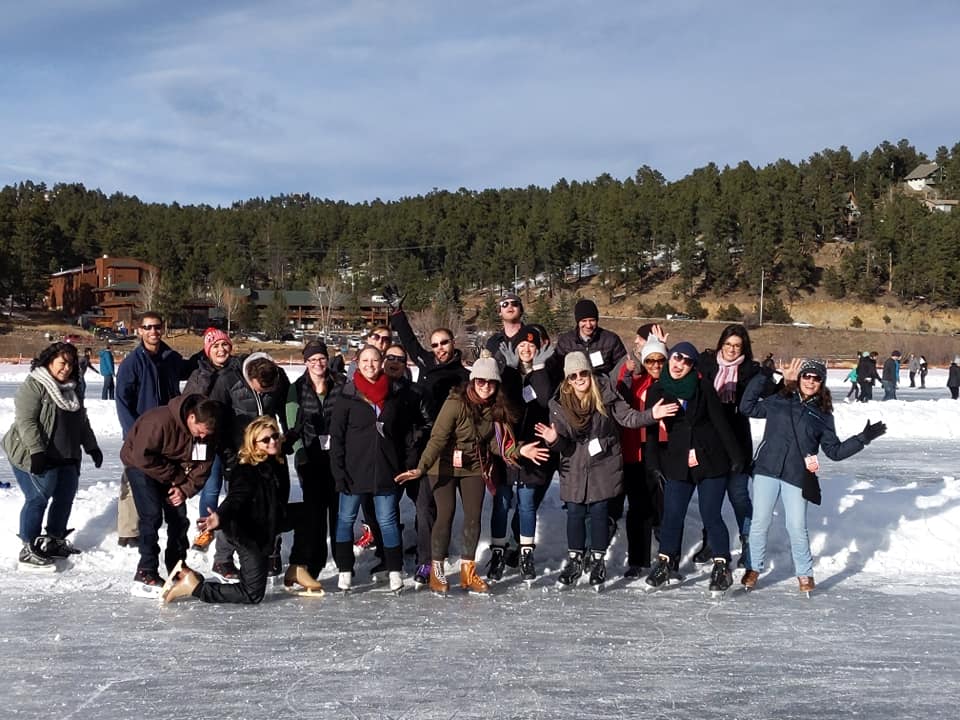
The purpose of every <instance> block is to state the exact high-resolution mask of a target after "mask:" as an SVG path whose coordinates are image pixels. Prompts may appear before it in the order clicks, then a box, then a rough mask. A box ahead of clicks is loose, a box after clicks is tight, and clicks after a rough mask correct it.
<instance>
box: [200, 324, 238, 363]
mask: <svg viewBox="0 0 960 720" xmlns="http://www.w3.org/2000/svg"><path fill="white" fill-rule="evenodd" d="M221 341H222V342H225V343H226V344H227V345H229V346H230V351H231V352H233V341H231V340H230V336H229V335H227V334H226V333H225V332H224V331H223V330H219V329H217V328H215V327H208V328H207V329H206V330H204V331H203V354H204V355H206V356H207V357H210V348H211V347H212V346H213V344H214V343H216V342H221Z"/></svg>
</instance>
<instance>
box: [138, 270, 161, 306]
mask: <svg viewBox="0 0 960 720" xmlns="http://www.w3.org/2000/svg"><path fill="white" fill-rule="evenodd" d="M159 300H160V273H159V272H158V271H156V270H148V271H147V274H146V275H145V276H144V278H143V282H142V283H140V295H139V299H138V300H137V307H138V308H139V309H140V311H141V312H143V311H144V310H153V309H155V308H156V306H157V303H158V302H159Z"/></svg>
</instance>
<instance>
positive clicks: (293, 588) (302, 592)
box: [283, 585, 327, 598]
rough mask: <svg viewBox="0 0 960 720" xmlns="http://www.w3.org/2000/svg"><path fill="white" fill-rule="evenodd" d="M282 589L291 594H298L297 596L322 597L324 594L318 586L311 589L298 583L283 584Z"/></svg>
mask: <svg viewBox="0 0 960 720" xmlns="http://www.w3.org/2000/svg"><path fill="white" fill-rule="evenodd" d="M283 589H284V590H286V591H287V592H288V593H290V594H291V595H298V596H299V597H312V598H322V597H325V596H326V594H327V593H326V592H324V589H323V588H318V589H317V590H311V589H309V588H304V587H300V586H299V585H290V586H287V585H284V586H283Z"/></svg>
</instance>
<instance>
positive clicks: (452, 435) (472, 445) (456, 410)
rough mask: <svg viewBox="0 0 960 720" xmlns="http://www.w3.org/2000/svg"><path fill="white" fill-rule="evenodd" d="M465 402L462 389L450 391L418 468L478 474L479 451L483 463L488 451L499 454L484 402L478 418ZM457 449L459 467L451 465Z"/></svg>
mask: <svg viewBox="0 0 960 720" xmlns="http://www.w3.org/2000/svg"><path fill="white" fill-rule="evenodd" d="M467 402H469V401H468V400H467V399H466V398H465V397H464V396H463V393H462V392H460V391H457V390H451V391H450V395H449V397H448V398H447V401H446V402H445V403H444V404H443V407H442V408H440V414H439V415H437V419H436V420H434V422H433V429H432V430H431V432H430V439H429V440H427V445H426V447H425V448H424V450H423V453H422V454H421V455H420V461H419V462H418V463H417V468H418V469H419V470H420V472H422V473H424V474H429V475H432V476H435V477H436V476H443V477H467V476H470V475H479V474H480V470H481V468H480V456H479V452H481V451H482V452H483V453H484V463H486V462H487V460H486V458H488V457H490V456H491V454H493V455H499V454H500V447H499V445H498V444H497V440H496V437H495V432H494V426H493V418H492V411H491V409H490V407H489V406H485V407H484V408H483V412H482V414H481V416H480V419H479V421H476V422H475V421H474V419H473V417H472V415H471V413H470V411H469V409H468V408H467V406H466V403H467ZM457 450H459V451H460V453H461V465H462V467H458V468H457V467H454V466H453V456H454V452H455V451H457Z"/></svg>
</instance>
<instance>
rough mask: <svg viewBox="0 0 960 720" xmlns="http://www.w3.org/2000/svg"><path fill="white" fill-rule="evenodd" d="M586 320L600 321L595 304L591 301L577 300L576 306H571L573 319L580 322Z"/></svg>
mask: <svg viewBox="0 0 960 720" xmlns="http://www.w3.org/2000/svg"><path fill="white" fill-rule="evenodd" d="M587 318H593V319H594V320H599V319H600V312H599V311H598V310H597V304H596V303H595V302H594V301H593V300H577V304H576V305H574V306H573V319H574V320H576V321H577V322H580V321H581V320H586V319H587Z"/></svg>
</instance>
